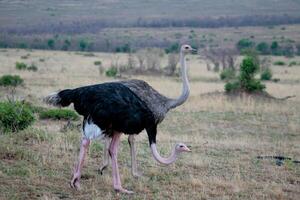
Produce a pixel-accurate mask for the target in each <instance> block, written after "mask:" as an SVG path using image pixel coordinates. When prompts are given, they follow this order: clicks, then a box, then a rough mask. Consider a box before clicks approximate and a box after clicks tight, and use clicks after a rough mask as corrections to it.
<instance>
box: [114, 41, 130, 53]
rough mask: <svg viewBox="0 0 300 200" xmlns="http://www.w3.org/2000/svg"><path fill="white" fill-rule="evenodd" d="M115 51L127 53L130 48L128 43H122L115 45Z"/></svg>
mask: <svg viewBox="0 0 300 200" xmlns="http://www.w3.org/2000/svg"><path fill="white" fill-rule="evenodd" d="M115 51H116V52H117V53H122V52H123V53H129V52H132V49H131V47H130V44H128V43H127V44H124V45H122V46H120V47H117V48H116V50H115Z"/></svg>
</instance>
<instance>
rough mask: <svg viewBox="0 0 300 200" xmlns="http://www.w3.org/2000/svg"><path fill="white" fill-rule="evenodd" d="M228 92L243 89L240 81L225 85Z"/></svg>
mask: <svg viewBox="0 0 300 200" xmlns="http://www.w3.org/2000/svg"><path fill="white" fill-rule="evenodd" d="M224 88H225V91H226V92H233V91H236V90H238V89H240V88H241V86H240V83H239V82H238V81H234V82H228V83H226V84H225V87H224Z"/></svg>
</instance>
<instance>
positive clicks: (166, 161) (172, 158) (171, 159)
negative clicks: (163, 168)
mask: <svg viewBox="0 0 300 200" xmlns="http://www.w3.org/2000/svg"><path fill="white" fill-rule="evenodd" d="M151 151H152V155H153V157H154V158H155V160H157V161H158V162H159V163H161V164H165V165H169V164H172V163H173V162H175V160H176V158H177V153H176V151H175V147H174V148H173V151H172V153H171V155H170V156H169V157H167V158H163V157H161V156H160V154H159V153H158V151H157V148H156V144H155V143H152V144H151Z"/></svg>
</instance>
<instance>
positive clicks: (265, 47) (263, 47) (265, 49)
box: [256, 42, 270, 55]
mask: <svg viewBox="0 0 300 200" xmlns="http://www.w3.org/2000/svg"><path fill="white" fill-rule="evenodd" d="M256 50H257V51H258V52H259V53H261V54H263V55H266V54H268V53H269V50H270V47H269V44H268V43H266V42H261V43H259V44H258V45H257V46H256Z"/></svg>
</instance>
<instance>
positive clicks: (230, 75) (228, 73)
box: [220, 68, 235, 81]
mask: <svg viewBox="0 0 300 200" xmlns="http://www.w3.org/2000/svg"><path fill="white" fill-rule="evenodd" d="M220 78H221V80H224V81H229V80H232V79H234V78H235V70H234V69H231V68H229V69H224V70H223V71H222V72H221V74H220Z"/></svg>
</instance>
